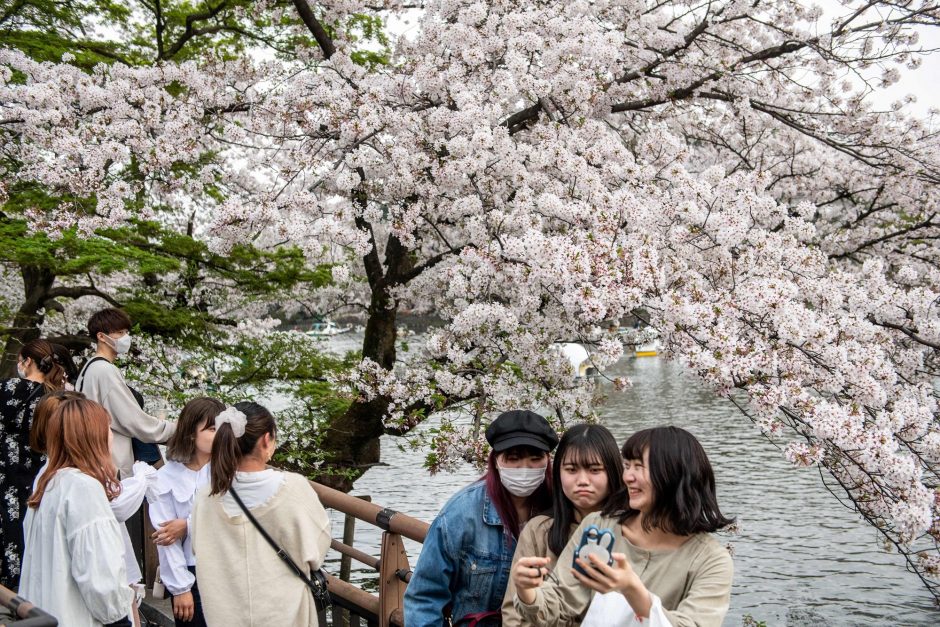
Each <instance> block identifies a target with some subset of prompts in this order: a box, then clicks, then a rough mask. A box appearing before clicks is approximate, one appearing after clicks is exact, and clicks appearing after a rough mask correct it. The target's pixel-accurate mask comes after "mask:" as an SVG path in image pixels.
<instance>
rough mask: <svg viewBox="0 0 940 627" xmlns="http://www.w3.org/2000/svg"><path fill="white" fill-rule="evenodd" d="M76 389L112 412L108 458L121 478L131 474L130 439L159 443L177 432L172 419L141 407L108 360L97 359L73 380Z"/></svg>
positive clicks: (132, 453) (132, 459)
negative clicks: (112, 438) (157, 416)
mask: <svg viewBox="0 0 940 627" xmlns="http://www.w3.org/2000/svg"><path fill="white" fill-rule="evenodd" d="M75 389H76V390H78V391H79V392H82V393H83V394H84V395H85V396H87V397H88V398H89V399H91V400H93V401H96V402H98V403H101V404H102V405H103V406H104V408H105V409H107V410H108V413H109V414H110V415H111V432H112V433H113V434H114V442H113V443H112V444H111V458H112V459H113V460H114V465H115V466H117V469H118V471H119V472H120V473H121V478H122V479H126V478H128V477H131V476H133V474H134V472H133V466H134V449H133V446H132V445H131V438H137V439H138V440H140V441H141V442H157V443H161V444H162V443H163V442H166V441H167V440H169V439H170V436H171V435H173V432H174V431H176V423H175V422H169V421H167V420H163V419H161V418H155V417H154V416H151V415H150V414H148V413H147V412H145V411H144V410H142V409H141V408H140V405H138V404H137V401H136V400H134V395H133V394H131V391H130V389H129V388H128V387H127V383H125V382H124V376H123V375H122V374H121V371H120V370H118V367H117V366H115V365H114V364H112V363H111V362H109V361H107V360H104V359H99V360H98V361H96V362H94V363H93V364H89V365H88V367H87V368H85V370H84V372H83V373H82V374H81V376H79V377H78V381H76V382H75Z"/></svg>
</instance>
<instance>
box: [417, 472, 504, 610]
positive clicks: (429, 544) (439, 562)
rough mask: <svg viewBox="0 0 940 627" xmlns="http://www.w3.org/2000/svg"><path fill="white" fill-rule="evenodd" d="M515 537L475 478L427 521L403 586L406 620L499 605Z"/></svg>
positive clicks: (484, 486) (484, 487) (487, 608)
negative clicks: (447, 608) (425, 533)
mask: <svg viewBox="0 0 940 627" xmlns="http://www.w3.org/2000/svg"><path fill="white" fill-rule="evenodd" d="M515 549H516V541H515V539H513V538H507V536H506V535H505V534H504V533H503V521H502V520H501V519H500V517H499V513H497V511H496V506H494V505H493V502H492V501H491V500H490V498H489V496H488V495H487V494H486V484H485V483H484V482H482V481H478V482H476V483H474V484H471V485H469V486H467V487H466V488H463V489H462V490H460V492H458V493H457V494H455V495H454V496H452V497H451V498H450V500H449V501H447V503H446V504H445V505H444V507H443V508H442V509H441V511H440V513H439V514H438V515H437V518H435V519H434V522H433V523H432V524H431V529H430V530H429V531H428V536H427V538H425V540H424V546H423V547H422V548H421V555H420V556H419V557H418V563H417V564H416V565H415V568H414V573H413V574H412V576H411V581H410V582H409V583H408V588H407V590H406V591H405V625H407V626H408V627H426V626H430V625H434V626H435V627H440V625H442V624H443V622H444V618H443V615H444V607H445V606H447V605H448V604H452V609H451V617H452V618H453V621H454V622H455V623H456V622H457V621H458V620H459V619H460V618H462V617H463V616H466V615H467V614H471V613H475V612H485V611H491V610H499V609H500V605H502V602H503V595H504V594H505V593H506V585H507V584H508V583H509V568H510V566H512V553H513V551H515Z"/></svg>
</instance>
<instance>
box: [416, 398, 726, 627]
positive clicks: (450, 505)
mask: <svg viewBox="0 0 940 627" xmlns="http://www.w3.org/2000/svg"><path fill="white" fill-rule="evenodd" d="M486 438H487V441H488V442H489V444H490V447H491V453H490V457H489V462H488V468H487V472H486V474H485V475H484V476H483V477H482V479H481V480H479V481H477V482H475V483H473V484H471V485H469V486H467V487H466V488H464V489H462V490H461V491H459V492H458V493H457V494H455V495H454V496H453V497H452V498H451V499H450V500H449V501H448V502H447V503H446V504H445V505H444V507H443V508H442V509H441V511H440V513H439V514H438V516H437V517H436V518H435V520H434V522H433V523H432V525H431V528H430V530H429V531H428V535H427V538H426V539H425V541H424V546H423V548H422V550H421V554H420V556H419V558H418V562H417V564H416V566H415V569H414V572H413V574H412V577H411V580H410V582H409V584H408V588H407V590H406V592H405V603H404V615H405V625H407V627H425V626H431V625H435V626H440V625H442V624H444V621H445V617H448V616H449V618H448V619H447V620H449V621H450V623H449V624H451V625H454V626H455V627H456V626H458V625H462V626H473V625H495V624H500V623H501V624H502V625H513V626H517V625H533V626H535V625H566V626H567V625H582V626H585V627H587V626H590V627H600V626H604V627H627V626H633V625H644V626H650V627H668V626H672V627H686V626H689V627H691V626H697V627H711V626H715V627H718V626H719V625H721V623H722V621H723V620H724V617H725V614H726V613H727V611H728V606H729V602H730V595H731V580H732V573H733V565H732V560H731V556H730V554H729V552H728V550H727V549H726V548H725V547H723V546H722V545H721V544H720V543H719V542H718V541H717V540H716V539H715V538H714V537H713V535H712V534H713V532H715V531H718V530H721V529H723V528H725V527H727V526H728V525H730V524H731V523H732V522H733V520H731V519H729V518H727V517H725V516H724V515H723V514H722V513H721V510H720V509H719V507H718V502H717V499H716V495H715V478H714V473H713V471H712V468H711V465H710V463H709V461H708V457H707V455H706V454H705V451H704V449H703V448H702V446H701V444H700V443H699V442H698V440H696V439H695V437H694V436H692V435H691V434H690V433H689V432H688V431H685V430H684V429H680V428H677V427H656V428H652V429H645V430H642V431H639V432H637V433H635V434H633V435H632V436H631V437H630V438H628V439H627V441H626V442H625V443H624V444H623V446H622V447H620V448H619V449H618V446H617V443H616V441H615V439H614V437H613V435H612V434H611V433H610V431H608V430H607V429H606V428H604V427H603V426H601V425H596V424H580V425H574V426H572V427H570V428H569V429H567V431H565V432H564V434H563V435H562V437H561V441H560V442H559V440H558V438H557V436H556V434H555V432H554V430H553V429H552V427H551V426H550V425H549V424H548V422H547V421H546V420H545V419H544V418H543V417H542V416H539V415H538V414H536V413H534V412H531V411H524V410H516V411H510V412H506V413H504V414H501V415H500V416H499V417H498V418H497V419H496V420H495V421H493V423H492V424H491V425H490V426H489V428H488V429H487V431H486ZM556 446H557V450H556ZM553 451H554V460H553V459H552V453H553ZM605 539H606V542H605ZM605 544H606V546H604V545H605Z"/></svg>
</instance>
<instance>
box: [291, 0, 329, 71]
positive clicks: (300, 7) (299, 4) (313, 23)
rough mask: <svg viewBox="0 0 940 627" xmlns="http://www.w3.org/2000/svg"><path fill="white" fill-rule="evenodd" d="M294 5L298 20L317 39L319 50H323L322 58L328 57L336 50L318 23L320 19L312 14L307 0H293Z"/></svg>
mask: <svg viewBox="0 0 940 627" xmlns="http://www.w3.org/2000/svg"><path fill="white" fill-rule="evenodd" d="M294 6H295V7H296V8H297V14H298V15H299V16H300V20H301V21H302V22H303V23H304V25H305V26H306V27H307V30H309V31H310V33H311V34H312V35H313V38H314V39H316V40H317V44H319V46H320V50H322V51H323V56H324V58H326V59H329V58H330V57H332V56H333V53H334V52H336V46H334V45H333V40H332V39H330V36H329V35H328V34H327V32H326V29H324V28H323V25H322V24H320V20H318V19H317V16H315V15H314V14H313V10H312V9H311V8H310V5H309V4H308V3H307V0H294Z"/></svg>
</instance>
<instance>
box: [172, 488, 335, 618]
mask: <svg viewBox="0 0 940 627" xmlns="http://www.w3.org/2000/svg"><path fill="white" fill-rule="evenodd" d="M284 474H285V475H286V477H285V479H284V483H283V485H282V486H281V487H280V489H279V490H278V491H277V493H276V494H275V495H274V496H273V497H271V498H270V500H268V501H267V502H266V503H264V504H262V505H259V506H258V507H254V508H252V509H251V513H252V514H254V516H255V518H256V519H257V520H258V522H259V523H260V524H261V526H262V527H264V529H265V530H266V531H267V532H268V533H269V534H270V535H271V537H272V538H274V540H275V541H276V542H277V543H278V544H279V545H280V546H281V548H282V549H284V550H285V551H286V552H287V554H288V555H290V557H291V559H293V560H294V563H295V564H297V565H298V566H300V567H301V568H303V567H304V566H305V565H306V566H307V567H308V568H309V569H310V570H315V569H317V568H319V567H320V566H321V565H322V564H323V559H324V556H325V555H326V552H327V550H328V549H329V548H330V520H329V517H328V516H327V514H326V510H324V509H323V505H321V504H320V499H318V498H317V494H316V492H314V491H313V488H312V487H310V483H309V482H308V481H307V480H306V479H305V478H304V477H302V476H300V475H297V474H294V473H284ZM190 530H191V534H192V546H193V556H194V557H195V558H196V583H197V584H198V585H199V593H200V594H201V595H202V608H203V613H204V614H205V617H206V623H207V624H209V625H229V626H232V627H235V626H239V627H272V626H274V625H277V626H278V627H289V626H291V625H294V626H296V627H316V625H317V610H316V606H315V605H314V602H313V595H312V594H311V593H310V589H309V588H308V587H307V584H305V583H304V582H303V580H302V579H300V577H298V576H297V575H296V574H295V573H294V572H293V571H292V570H291V569H290V568H289V567H288V566H287V564H285V563H284V562H282V561H281V558H279V557H278V556H277V554H276V553H275V552H274V549H273V548H272V547H271V545H269V544H268V543H267V541H265V539H264V538H263V537H262V536H261V534H260V533H259V532H258V530H257V529H255V527H254V525H252V523H251V521H250V520H248V518H247V517H246V516H245V515H244V514H238V515H237V516H229V515H228V514H227V513H226V512H225V509H224V507H223V505H222V499H221V497H220V496H219V495H215V496H209V486H206V487H204V488H203V489H202V490H201V491H200V492H199V494H198V495H197V497H196V503H195V506H194V508H193V513H192V522H191V526H190Z"/></svg>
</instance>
